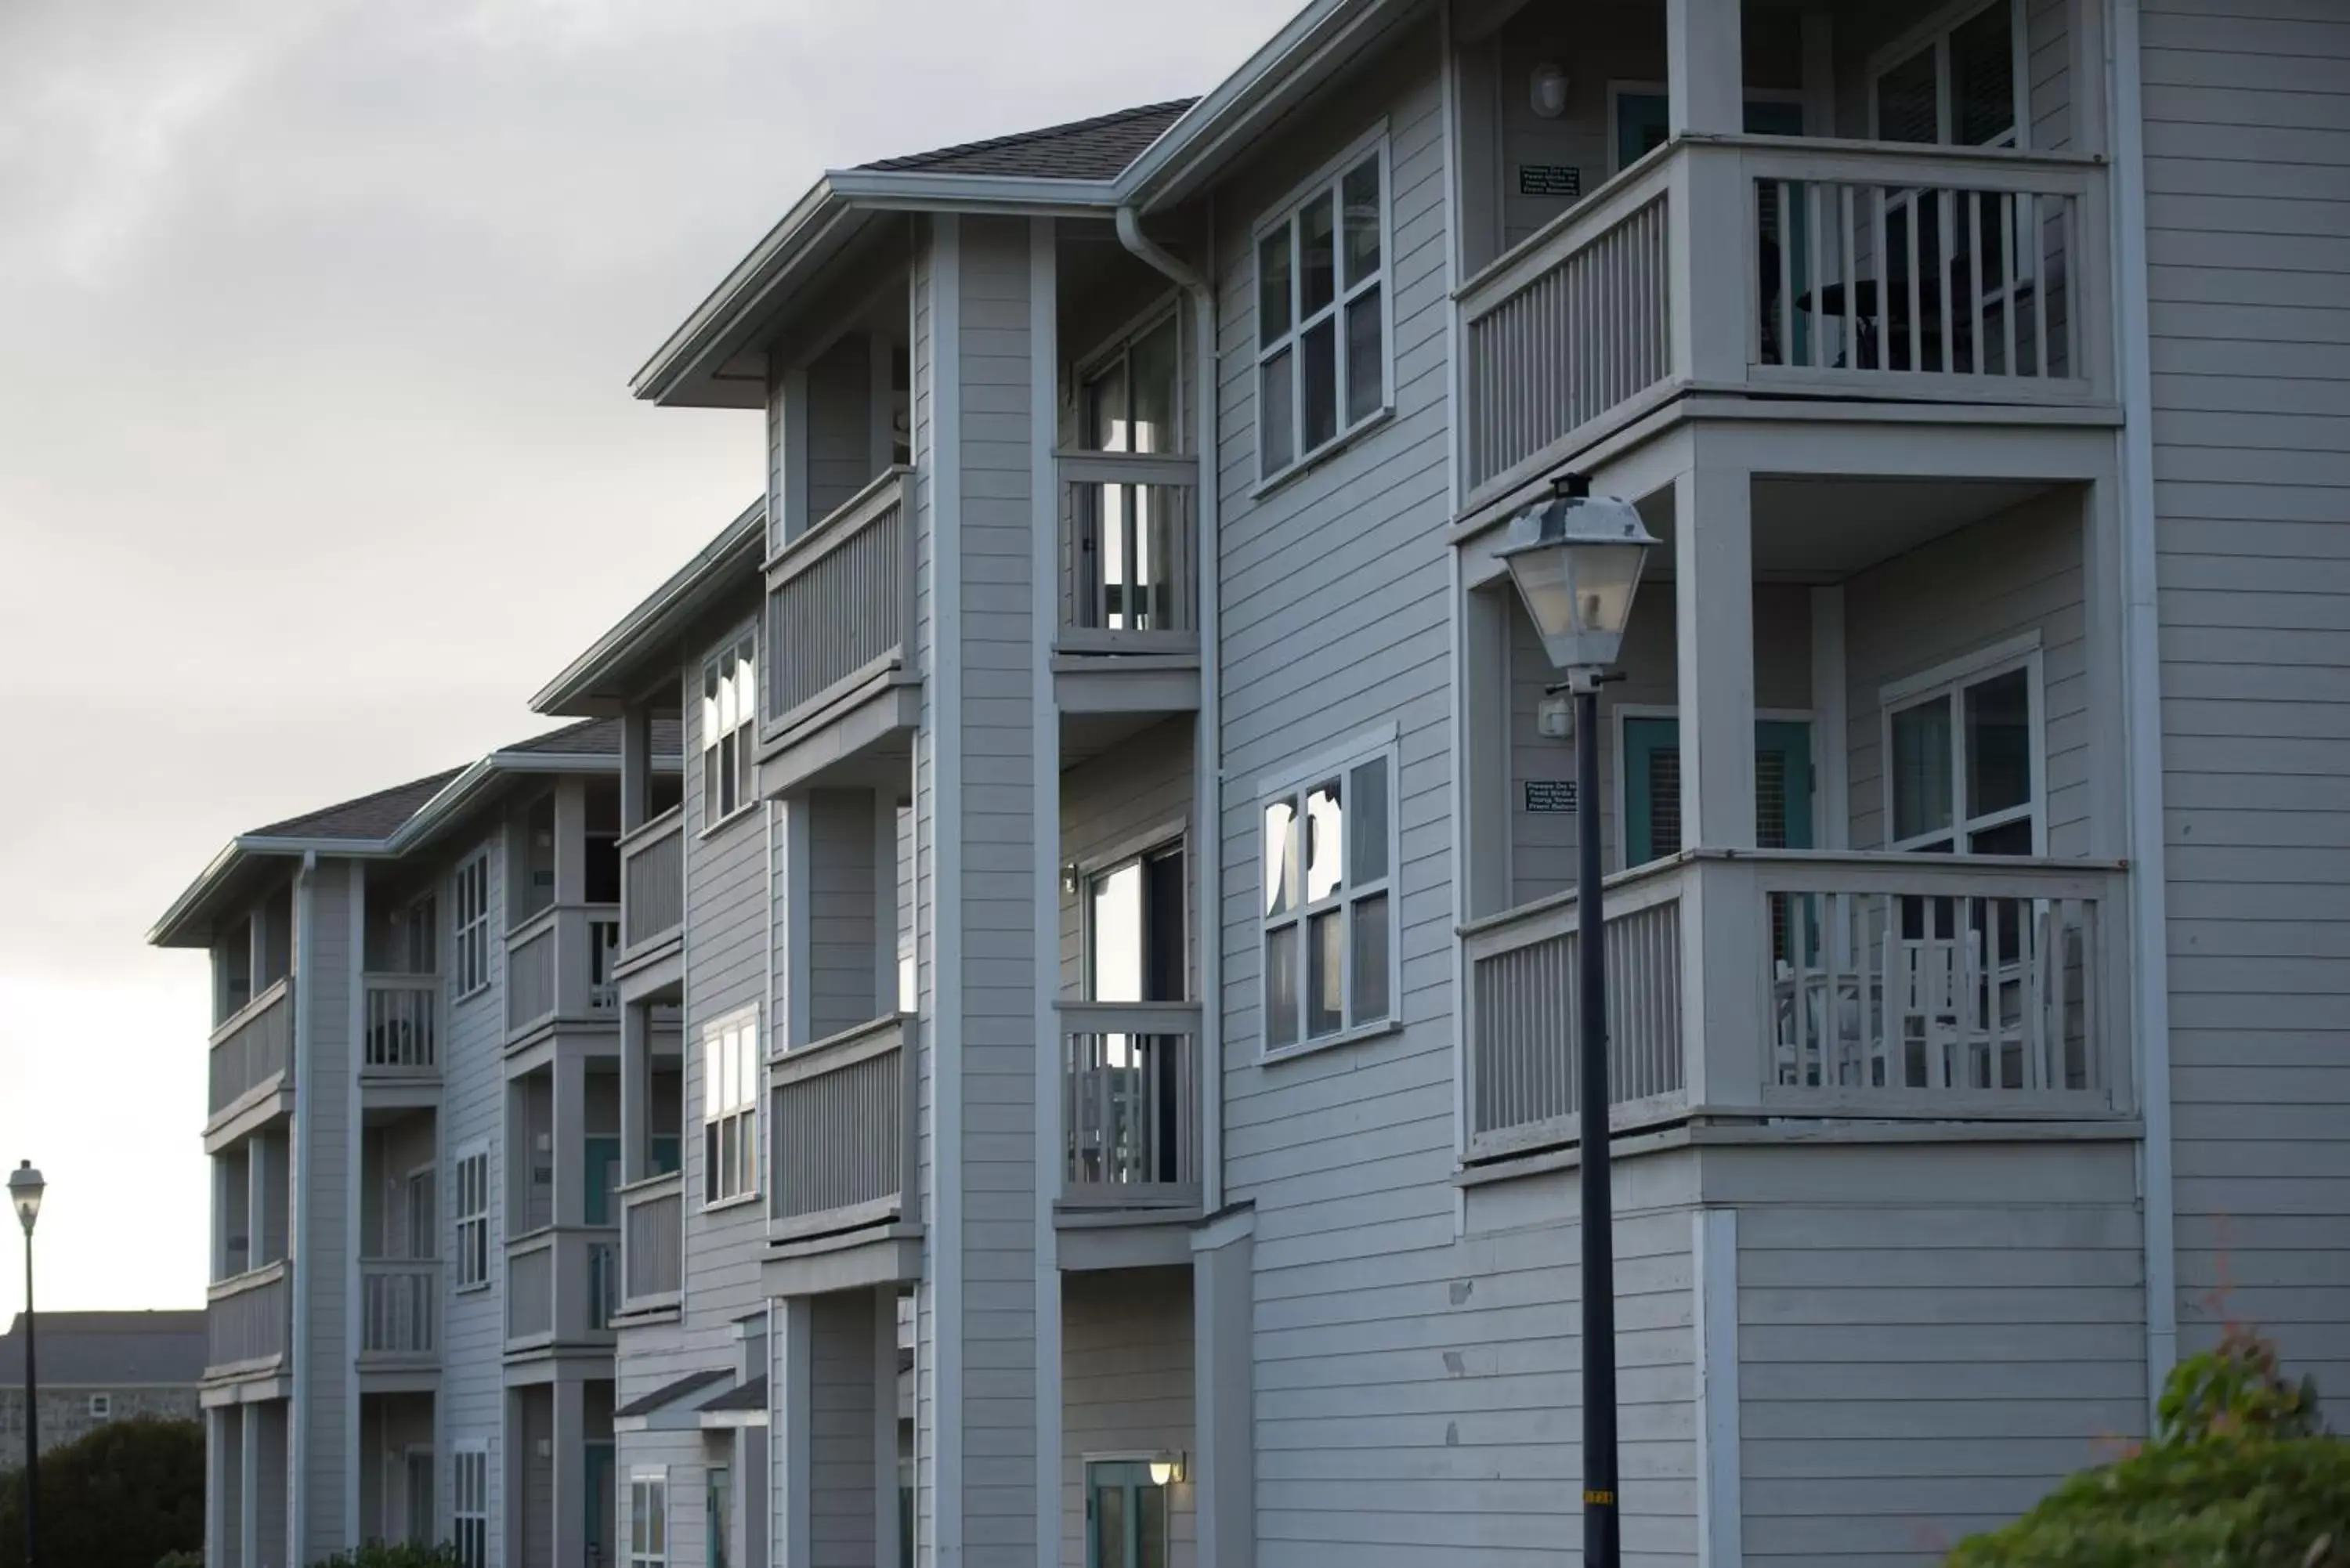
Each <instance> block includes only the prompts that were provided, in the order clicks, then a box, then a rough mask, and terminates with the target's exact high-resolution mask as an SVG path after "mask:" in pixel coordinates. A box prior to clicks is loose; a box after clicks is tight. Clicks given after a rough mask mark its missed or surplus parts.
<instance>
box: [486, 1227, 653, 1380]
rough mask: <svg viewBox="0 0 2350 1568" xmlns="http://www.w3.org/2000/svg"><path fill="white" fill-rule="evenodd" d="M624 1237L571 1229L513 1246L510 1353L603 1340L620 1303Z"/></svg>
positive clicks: (547, 1231)
mask: <svg viewBox="0 0 2350 1568" xmlns="http://www.w3.org/2000/svg"><path fill="white" fill-rule="evenodd" d="M618 1241H619V1230H618V1228H616V1227H613V1226H604V1225H597V1226H577V1225H565V1226H550V1227H546V1228H544V1229H541V1230H538V1231H532V1232H530V1233H529V1234H527V1235H524V1236H519V1237H516V1238H515V1240H514V1241H510V1242H509V1243H507V1246H506V1345H507V1348H508V1349H510V1350H511V1349H516V1348H521V1347H525V1346H528V1345H551V1344H563V1345H577V1344H579V1343H581V1342H583V1341H587V1340H591V1339H597V1338H600V1337H602V1335H603V1334H605V1332H606V1331H607V1330H608V1329H609V1328H610V1326H611V1321H612V1316H613V1314H614V1312H615V1311H616V1310H617V1308H618V1303H619V1296H618V1288H619V1279H618V1274H617V1271H615V1270H614V1268H613V1267H612V1263H613V1261H614V1258H615V1257H616V1255H617V1253H618V1250H619V1248H618ZM672 1288H674V1287H672Z"/></svg>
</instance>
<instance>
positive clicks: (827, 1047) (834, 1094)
mask: <svg viewBox="0 0 2350 1568" xmlns="http://www.w3.org/2000/svg"><path fill="white" fill-rule="evenodd" d="M911 1022H912V1021H911V1019H910V1017H908V1016H907V1015H904V1014H899V1013H894V1012H893V1013H889V1014H885V1015H884V1016H882V1017H879V1018H877V1019H875V1020H873V1021H872V1022H871V1023H864V1024H860V1025H858V1027H856V1028H854V1029H848V1030H844V1031H842V1032H841V1033H837V1034H834V1035H832V1036H830V1037H829V1038H827V1039H824V1040H818V1041H816V1042H815V1043H814V1044H808V1045H805V1046H802V1047H800V1048H799V1049H798V1050H795V1051H785V1052H781V1053H778V1054H775V1056H774V1057H773V1058H772V1059H771V1060H770V1062H769V1064H768V1072H767V1083H768V1090H767V1093H768V1102H769V1106H770V1108H771V1114H770V1116H769V1117H768V1123H769V1139H770V1143H769V1151H768V1152H769V1169H770V1172H771V1174H772V1177H773V1189H772V1196H771V1198H770V1200H769V1208H768V1234H769V1236H770V1237H772V1238H774V1239H775V1240H777V1241H795V1240H799V1239H802V1238H806V1237H813V1236H822V1235H828V1234H835V1233H838V1232H842V1231H855V1230H859V1229H862V1228H864V1227H867V1226H872V1225H886V1224H889V1223H890V1222H892V1221H894V1220H900V1219H903V1218H905V1217H906V1216H907V1214H908V1213H909V1212H910V1195H911V1194H912V1193H913V1192H914V1190H915V1174H914V1168H913V1164H914V1154H915V1148H916V1141H915V1139H916V1132H915V1073H914V1068H913V1064H912V1057H911V1053H910V1051H909V1050H908V1048H907V1046H908V1041H909V1037H910V1034H911V1033H912V1030H911Z"/></svg>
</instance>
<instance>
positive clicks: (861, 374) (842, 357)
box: [807, 333, 873, 526]
mask: <svg viewBox="0 0 2350 1568" xmlns="http://www.w3.org/2000/svg"><path fill="white" fill-rule="evenodd" d="M807 386H808V410H807V438H808V454H807V520H808V523H809V524H810V525H811V526H813V525H814V524H817V523H820V522H822V521H823V520H824V519H825V518H826V517H827V516H828V515H830V514H831V513H832V510H833V508H835V507H837V506H838V505H839V504H841V503H842V502H844V501H846V500H847V499H848V498H849V497H850V496H852V495H854V494H856V493H858V491H859V490H862V489H863V488H864V487H865V482H866V481H867V480H868V479H870V478H871V477H872V476H873V453H872V446H871V442H870V437H869V433H868V432H869V431H870V427H871V425H872V419H873V350H872V347H871V344H870V343H869V341H868V339H867V337H865V335H864V334H863V333H851V334H850V335H849V336H848V337H844V338H842V339H841V340H840V341H839V342H837V343H836V344H834V345H833V346H832V347H831V348H828V349H827V350H826V351H825V352H824V353H823V354H821V355H819V356H818V357H817V358H816V360H815V361H814V362H813V363H811V364H810V365H809V366H808V369H807Z"/></svg>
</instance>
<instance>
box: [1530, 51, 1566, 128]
mask: <svg viewBox="0 0 2350 1568" xmlns="http://www.w3.org/2000/svg"><path fill="white" fill-rule="evenodd" d="M1531 96H1532V98H1533V100H1534V113H1535V114H1536V115H1537V116H1539V117H1540V118H1542V119H1557V118H1558V117H1559V116H1560V115H1562V114H1565V112H1566V67H1565V66H1562V65H1560V64H1558V63H1557V62H1556V61H1554V60H1544V62H1543V63H1542V64H1541V65H1538V66H1536V67H1534V81H1533V84H1532V91H1531Z"/></svg>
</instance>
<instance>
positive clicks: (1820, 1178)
mask: <svg viewBox="0 0 2350 1568" xmlns="http://www.w3.org/2000/svg"><path fill="white" fill-rule="evenodd" d="M2134 1165H2135V1156H2134V1152H2133V1150H2132V1149H2131V1148H2130V1147H2129V1146H2128V1145H2127V1144H2126V1143H2112V1144H2095V1145H2069V1146H2068V1145H2059V1144H2040V1145H2020V1146H2008V1147H2000V1146H1996V1145H1981V1144H1967V1145H1942V1146H1917V1147H1889V1148H1883V1147H1880V1148H1871V1147H1797V1148H1784V1149H1735V1150H1733V1149H1708V1150H1707V1151H1705V1167H1704V1168H1705V1183H1706V1189H1707V1191H1708V1193H1709V1194H1711V1195H1716V1196H1718V1198H1719V1199H1721V1200H1723V1201H1728V1202H1733V1203H1735V1204H1736V1206H1737V1209H1738V1241H1739V1248H1738V1346H1739V1383H1740V1391H1741V1394H1742V1406H1741V1409H1740V1413H1739V1425H1740V1439H1741V1457H1742V1465H1741V1470H1742V1490H1743V1496H1744V1503H1745V1532H1744V1533H1745V1560H1746V1561H1747V1562H1748V1563H1789V1564H1794V1563H1851V1564H1862V1563H1866V1564H1868V1565H1870V1568H1878V1565H1880V1564H1893V1563H1916V1564H1918V1565H1919V1568H1925V1565H1927V1564H1930V1563H1938V1562H1939V1561H1940V1560H1941V1557H1942V1554H1943V1552H1946V1551H1947V1550H1948V1549H1949V1548H1950V1547H1951V1546H1953V1545H1955V1544H1957V1542H1959V1541H1960V1540H1961V1539H1963V1538H1964V1537H1965V1536H1966V1535H1968V1534H1970V1533H1971V1532H1974V1531H1977V1530H1981V1529H1987V1528H1990V1527H1991V1526H1993V1525H1997V1524H2002V1523H2004V1522H2006V1521H2009V1520H2011V1519H2012V1518H2014V1517H2015V1515H2016V1514H2018V1513H2020V1512H2021V1511H2023V1510H2024V1509H2026V1508H2028V1507H2029V1506H2031V1504H2032V1503H2033V1502H2034V1501H2037V1500H2038V1499H2039V1498H2040V1497H2041V1496H2042V1494H2043V1493H2044V1492H2046V1491H2047V1490H2049V1489H2050V1488H2051V1487H2053V1486H2054V1485H2055V1484H2056V1483H2057V1482H2058V1481H2059V1480H2063V1479H2064V1477H2065V1476H2067V1475H2069V1474H2071V1473H2072V1472H2073V1471H2074V1470H2076V1469H2081V1468H2083V1467H2085V1466H2086V1465H2089V1464H2092V1463H2095V1462H2097V1461H2099V1460H2100V1459H2106V1458H2110V1457H2111V1454H2112V1452H2113V1448H2114V1445H2115V1444H2116V1442H2118V1441H2120V1440H2123V1439H2126V1438H2129V1437H2131V1436H2133V1435H2136V1434H2138V1433H2140V1432H2141V1431H2142V1430H2143V1428H2144V1423H2145V1402H2144V1389H2145V1377H2146V1360H2145V1337H2144V1336H2145V1311H2144V1307H2145V1294H2144V1274H2143V1272H2142V1269H2141V1259H2142V1252H2141V1251H2140V1236H2139V1229H2138V1217H2137V1205H2136V1177H2135V1172H2134Z"/></svg>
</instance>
